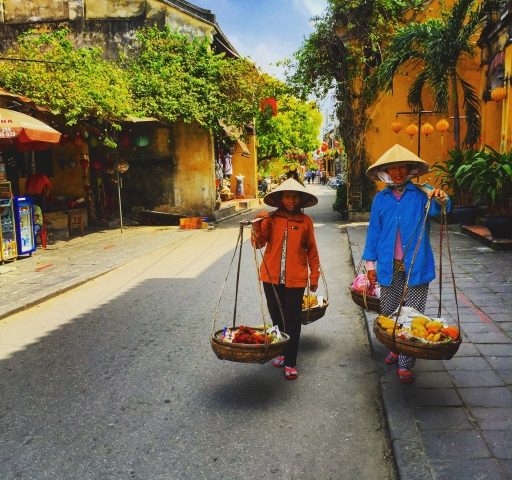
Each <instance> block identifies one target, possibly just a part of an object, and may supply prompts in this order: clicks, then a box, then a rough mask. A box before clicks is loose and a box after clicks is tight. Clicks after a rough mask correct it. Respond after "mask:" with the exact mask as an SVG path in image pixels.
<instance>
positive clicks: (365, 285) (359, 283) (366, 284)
mask: <svg viewBox="0 0 512 480" xmlns="http://www.w3.org/2000/svg"><path fill="white" fill-rule="evenodd" d="M352 288H353V289H354V290H355V291H356V292H364V291H365V290H366V295H369V296H370V297H380V287H379V286H378V285H377V284H375V285H374V286H373V287H370V281H369V280H368V278H367V277H366V275H365V274H364V273H360V274H359V275H357V276H356V278H354V281H353V282H352Z"/></svg>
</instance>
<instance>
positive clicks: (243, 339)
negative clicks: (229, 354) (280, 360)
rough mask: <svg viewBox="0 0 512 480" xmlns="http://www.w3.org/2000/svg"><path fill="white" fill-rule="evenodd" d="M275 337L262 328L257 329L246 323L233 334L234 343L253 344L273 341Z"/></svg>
mask: <svg viewBox="0 0 512 480" xmlns="http://www.w3.org/2000/svg"><path fill="white" fill-rule="evenodd" d="M273 340H274V337H272V335H268V334H265V333H263V332H262V331H260V330H256V329H255V328H251V327H247V326H245V325H241V326H240V327H238V329H237V330H236V332H235V333H234V335H233V343H247V344H250V345H253V344H260V345H261V344H264V343H272V341H273Z"/></svg>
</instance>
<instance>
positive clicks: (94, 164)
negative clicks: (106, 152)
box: [92, 160, 102, 170]
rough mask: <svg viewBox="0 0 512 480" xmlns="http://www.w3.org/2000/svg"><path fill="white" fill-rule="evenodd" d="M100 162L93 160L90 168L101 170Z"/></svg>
mask: <svg viewBox="0 0 512 480" xmlns="http://www.w3.org/2000/svg"><path fill="white" fill-rule="evenodd" d="M101 167H102V165H101V162H100V161H99V160H95V161H94V162H93V164H92V168H94V170H101Z"/></svg>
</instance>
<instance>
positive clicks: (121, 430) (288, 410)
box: [0, 186, 395, 480]
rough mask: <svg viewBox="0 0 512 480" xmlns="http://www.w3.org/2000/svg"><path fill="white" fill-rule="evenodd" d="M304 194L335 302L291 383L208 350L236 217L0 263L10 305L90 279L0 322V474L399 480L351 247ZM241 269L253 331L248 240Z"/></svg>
mask: <svg viewBox="0 0 512 480" xmlns="http://www.w3.org/2000/svg"><path fill="white" fill-rule="evenodd" d="M308 188H311V189H312V191H313V192H314V193H318V195H319V196H320V198H321V202H320V204H319V206H318V207H315V208H314V209H311V214H312V216H313V218H314V221H315V224H316V230H317V237H318V243H319V247H320V252H321V258H322V264H323V267H324V270H325V272H326V277H327V281H328V284H329V288H330V290H329V293H330V301H331V304H330V306H329V309H328V311H327V314H326V316H325V317H324V318H323V319H321V320H319V321H318V322H315V323H313V324H311V325H309V326H306V327H304V335H303V338H302V342H301V352H300V359H299V368H300V377H299V379H298V380H297V381H294V382H288V381H286V380H285V379H284V378H283V376H282V371H281V370H280V369H276V368H274V367H272V366H271V365H270V364H269V363H267V364H265V365H244V364H237V363H233V362H226V361H219V360H217V358H216V357H215V355H214V354H213V352H212V350H211V348H210V346H209V332H210V329H211V326H212V325H211V324H212V314H213V311H214V309H215V306H216V304H217V300H218V298H219V294H220V291H221V286H222V282H223V280H224V278H225V276H226V272H227V270H228V266H229V265H230V262H231V258H232V250H233V247H234V245H235V240H236V236H237V234H238V226H237V223H238V220H239V219H233V220H232V221H231V223H230V222H229V221H227V222H226V223H223V224H222V225H221V226H220V227H219V228H216V229H215V230H212V231H186V232H183V231H179V230H176V229H166V228H160V229H141V230H138V231H136V232H135V233H133V231H132V230H130V231H128V232H127V233H128V234H127V235H125V234H123V236H120V235H119V233H116V232H114V231H110V232H103V233H96V234H92V235H90V236H89V235H88V236H86V237H83V238H78V239H74V240H73V241H71V242H67V243H66V244H65V247H64V246H63V245H62V244H57V245H55V246H54V247H53V250H49V251H47V252H39V251H38V252H37V253H36V255H34V256H33V257H32V258H30V259H26V260H24V261H19V262H16V264H13V265H7V267H9V266H10V267H11V268H13V269H14V270H11V271H7V272H5V271H4V273H3V274H2V275H0V278H1V280H2V281H3V282H4V283H3V287H4V289H5V288H7V287H8V286H9V285H10V286H11V290H12V291H13V292H15V291H19V296H15V301H13V302H12V305H11V308H20V306H23V303H24V302H25V304H26V303H27V301H26V298H28V297H24V296H23V295H22V293H23V291H22V290H24V291H30V292H32V293H31V296H30V300H31V302H35V301H36V297H37V295H39V297H40V298H43V297H45V296H48V295H50V296H52V295H54V294H55V293H56V292H59V291H62V287H65V288H68V287H70V286H71V285H72V284H73V281H74V282H75V283H77V282H78V283H79V282H82V281H85V280H88V279H90V278H91V277H93V276H97V278H96V279H93V280H90V281H88V282H86V283H84V284H83V285H81V286H79V287H78V288H76V289H71V290H69V291H66V292H65V293H63V294H61V295H58V296H54V298H51V299H49V300H47V301H45V302H44V303H41V304H38V305H37V306H35V307H32V308H29V309H27V310H25V311H20V312H18V313H16V314H13V315H7V310H4V315H5V316H4V318H3V320H1V321H0V339H1V341H0V384H1V388H0V432H1V433H0V452H1V453H0V478H1V479H2V480H4V479H6V480H7V479H17V478H23V479H34V480H46V479H52V480H55V479H78V478H79V479H80V480H82V479H84V480H86V479H125V478H139V479H144V480H146V479H193V480H196V479H201V478H204V479H208V480H214V479H253V478H254V479H256V478H257V479H260V478H272V479H283V480H284V479H286V480H289V479H304V480H310V479H326V480H327V479H356V478H363V479H365V480H366V479H368V480H372V479H378V480H385V479H393V478H395V473H394V469H393V462H392V457H391V448H390V445H389V442H388V436H387V433H386V429H385V421H384V418H383V415H382V411H381V407H380V401H379V388H378V376H377V373H376V368H375V366H376V363H375V361H374V360H372V358H371V355H370V348H369V344H368V337H367V335H366V331H365V324H364V319H363V316H362V314H361V311H360V309H359V308H358V307H357V306H355V305H354V304H353V303H352V302H351V300H350V299H349V297H348V295H347V291H346V289H345V285H347V284H348V283H349V282H350V280H351V279H352V276H353V267H352V262H351V259H350V249H349V245H348V241H347V236H346V233H345V232H344V230H343V227H342V226H341V225H339V224H338V223H337V222H336V221H335V219H336V216H335V215H334V213H333V212H332V208H331V205H332V201H333V192H332V191H330V190H328V189H326V188H325V187H321V186H311V187H308ZM102 235H103V237H102ZM59 250H60V251H61V252H64V251H65V252H66V253H67V257H62V256H61V255H59ZM50 258H51V261H50ZM242 261H243V265H244V267H243V275H242V283H241V290H240V292H241V293H240V302H239V310H238V311H239V321H240V323H242V322H244V323H252V322H255V321H256V319H257V321H258V323H259V322H260V317H259V314H258V312H259V299H258V295H257V288H256V282H255V280H256V273H255V269H254V260H253V252H252V251H251V249H250V248H249V247H248V243H247V242H246V244H245V246H244V253H243V258H242ZM119 265H121V266H119ZM116 266H118V268H116V269H114V270H112V271H111V272H109V273H105V272H107V271H108V270H111V269H112V268H114V267H116ZM98 275H100V276H98ZM73 279H74V280H73ZM41 281H44V283H45V286H46V288H45V289H43V288H40V283H41ZM233 282H234V277H228V282H227V284H226V290H225V295H224V296H223V298H222V300H221V303H220V306H219V320H218V322H219V323H220V324H221V326H222V324H225V323H228V322H229V321H230V319H231V315H232V308H233V295H234V284H233ZM25 283H26V284H29V285H32V287H31V288H28V287H27V285H25ZM16 287H19V288H18V289H16ZM22 287H23V288H22Z"/></svg>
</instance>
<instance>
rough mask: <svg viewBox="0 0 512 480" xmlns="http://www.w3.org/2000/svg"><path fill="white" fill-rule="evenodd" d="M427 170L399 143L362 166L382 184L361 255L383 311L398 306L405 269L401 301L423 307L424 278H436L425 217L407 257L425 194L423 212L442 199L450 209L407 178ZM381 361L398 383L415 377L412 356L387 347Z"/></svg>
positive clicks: (439, 195)
mask: <svg viewBox="0 0 512 480" xmlns="http://www.w3.org/2000/svg"><path fill="white" fill-rule="evenodd" d="M428 171H429V167H428V164H427V163H426V162H425V161H423V160H421V158H419V157H418V156H417V155H415V154H414V153H412V152H411V151H409V150H407V149H406V148H404V147H402V146H400V145H394V146H393V147H391V148H390V149H389V150H388V151H387V152H385V153H384V154H383V155H382V156H381V157H380V158H379V159H378V160H377V161H376V162H375V163H374V164H373V165H371V166H370V167H369V168H368V170H367V171H366V175H367V176H368V177H369V178H370V179H372V180H381V181H383V182H385V183H386V184H387V187H386V188H384V189H383V190H381V191H380V192H378V193H377V195H375V198H374V200H373V203H372V208H371V212H370V222H369V225H368V232H367V237H366V244H365V247H364V251H363V256H362V258H363V260H364V261H365V265H366V271H367V277H368V281H369V283H370V286H371V287H373V286H375V284H376V282H378V283H379V285H380V292H381V293H380V310H381V314H382V315H385V316H390V315H391V314H392V313H393V312H394V311H395V310H396V309H397V308H398V307H399V305H400V301H401V299H402V296H403V292H404V288H405V286H406V279H407V276H408V275H409V272H410V277H409V283H408V286H407V295H406V297H405V300H404V302H403V304H404V306H409V307H412V308H414V309H416V310H418V311H419V312H421V313H424V312H425V305H426V302H427V295H428V287H429V283H430V282H431V281H432V280H433V279H434V278H435V265H434V254H433V252H432V247H431V246H430V240H429V231H430V224H429V221H428V219H427V221H426V225H425V233H424V235H423V236H422V238H421V242H420V244H419V246H418V251H417V254H416V258H415V260H414V263H413V262H412V257H413V254H414V250H415V247H416V245H417V242H418V238H419V237H420V234H421V222H422V221H423V218H424V215H425V208H426V205H427V202H428V200H429V199H434V201H432V202H431V204H430V208H429V211H428V217H433V216H437V215H439V214H440V213H441V206H442V205H443V204H446V207H447V209H448V210H449V209H450V200H449V198H448V196H447V195H446V193H445V192H444V191H443V190H440V189H437V188H433V187H431V186H429V185H427V184H422V185H419V184H414V183H412V182H411V179H412V178H414V177H418V176H420V175H423V174H424V173H427V172H428ZM418 225H419V226H418ZM409 246H411V248H408V247H409ZM411 266H412V271H411ZM385 361H386V363H387V364H394V363H397V362H398V370H397V373H398V378H399V379H400V381H401V382H402V383H411V382H413V381H414V380H415V376H414V373H413V371H412V368H413V367H414V364H415V361H416V359H415V358H413V357H410V356H408V355H402V354H400V355H397V354H395V353H393V352H390V353H389V355H388V356H387V357H386V360H385Z"/></svg>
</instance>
